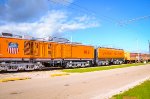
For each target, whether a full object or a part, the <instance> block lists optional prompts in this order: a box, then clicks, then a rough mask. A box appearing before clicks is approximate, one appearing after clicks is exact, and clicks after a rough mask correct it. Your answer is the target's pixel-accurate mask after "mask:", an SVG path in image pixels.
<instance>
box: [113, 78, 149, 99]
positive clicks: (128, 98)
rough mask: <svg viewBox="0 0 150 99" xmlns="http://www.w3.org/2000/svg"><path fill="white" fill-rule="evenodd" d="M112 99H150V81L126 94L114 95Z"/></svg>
mask: <svg viewBox="0 0 150 99" xmlns="http://www.w3.org/2000/svg"><path fill="white" fill-rule="evenodd" d="M111 99H150V80H147V81H145V82H143V83H142V84H140V85H137V86H135V87H134V88H132V89H129V90H128V91H125V92H124V93H121V94H117V95H114V96H113V97H112V98H111Z"/></svg>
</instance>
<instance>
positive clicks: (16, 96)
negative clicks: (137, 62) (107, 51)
mask: <svg viewBox="0 0 150 99" xmlns="http://www.w3.org/2000/svg"><path fill="white" fill-rule="evenodd" d="M54 73H61V71H60V70H57V71H40V72H29V73H28V72H23V73H11V74H9V73H7V74H0V78H5V77H10V76H11V77H23V76H24V77H27V76H28V77H31V79H29V80H22V81H13V82H4V83H0V99H10V98H11V99H28V98H29V99H106V98H108V97H110V96H112V95H113V94H116V93H118V92H120V91H123V90H127V89H128V88H130V87H133V86H135V85H137V84H139V83H140V82H142V81H144V80H146V79H149V77H150V65H144V66H135V67H127V68H118V69H113V70H104V71H96V72H89V73H79V74H70V75H66V76H58V77H51V76H50V75H51V74H54Z"/></svg>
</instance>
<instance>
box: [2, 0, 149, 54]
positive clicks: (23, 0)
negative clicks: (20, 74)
mask: <svg viewBox="0 0 150 99" xmlns="http://www.w3.org/2000/svg"><path fill="white" fill-rule="evenodd" d="M0 13H1V14H0V32H12V33H15V34H20V35H30V36H35V37H47V36H59V37H65V38H68V39H71V37H72V40H73V41H74V42H81V43H83V44H90V45H94V46H109V47H115V48H122V49H125V50H127V51H131V52H136V51H137V42H138V49H139V51H140V52H148V40H150V17H148V18H145V19H140V20H136V21H133V22H129V23H127V24H123V25H119V24H118V22H125V21H127V20H130V19H135V18H139V17H142V16H149V15H150V0H38V1H37V0H30V2H29V1H28V0H0Z"/></svg>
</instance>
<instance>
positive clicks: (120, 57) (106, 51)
mask: <svg viewBox="0 0 150 99" xmlns="http://www.w3.org/2000/svg"><path fill="white" fill-rule="evenodd" d="M95 61H96V64H97V65H110V64H122V63H124V61H125V60H124V50H123V49H115V48H104V47H99V48H96V49H95Z"/></svg>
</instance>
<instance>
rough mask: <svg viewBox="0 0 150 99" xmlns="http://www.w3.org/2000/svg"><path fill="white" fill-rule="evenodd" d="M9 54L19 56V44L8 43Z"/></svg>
mask: <svg viewBox="0 0 150 99" xmlns="http://www.w3.org/2000/svg"><path fill="white" fill-rule="evenodd" d="M8 53H10V54H17V53H18V43H12V42H10V43H8Z"/></svg>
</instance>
